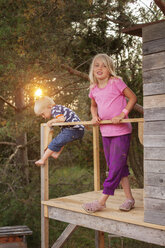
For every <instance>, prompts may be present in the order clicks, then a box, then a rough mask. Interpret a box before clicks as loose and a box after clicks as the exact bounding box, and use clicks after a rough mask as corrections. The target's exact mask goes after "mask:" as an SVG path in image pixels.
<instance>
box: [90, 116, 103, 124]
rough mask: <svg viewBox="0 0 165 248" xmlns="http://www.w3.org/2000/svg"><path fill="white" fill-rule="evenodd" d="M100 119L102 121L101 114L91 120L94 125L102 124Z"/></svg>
mask: <svg viewBox="0 0 165 248" xmlns="http://www.w3.org/2000/svg"><path fill="white" fill-rule="evenodd" d="M100 121H101V119H100V117H99V116H95V117H93V118H92V120H91V122H92V124H93V125H99V124H100Z"/></svg>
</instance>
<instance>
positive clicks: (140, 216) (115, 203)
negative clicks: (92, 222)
mask: <svg viewBox="0 0 165 248" xmlns="http://www.w3.org/2000/svg"><path fill="white" fill-rule="evenodd" d="M132 194H133V196H134V198H135V201H136V204H135V208H134V209H132V210H131V211H130V212H127V213H125V212H123V211H120V210H119V206H120V205H121V203H122V202H123V201H124V200H125V195H124V192H123V190H120V189H117V190H116V191H115V195H114V196H113V197H109V198H108V200H107V202H106V209H104V210H103V211H99V212H96V213H93V214H92V215H93V216H97V217H100V218H101V219H100V220H102V219H110V220H115V221H119V222H124V223H127V224H133V225H140V226H145V227H149V228H154V229H161V230H164V231H165V227H162V226H159V225H153V224H148V223H145V222H144V208H143V189H132ZM101 195H102V191H92V192H86V193H81V194H77V195H71V196H65V197H60V198H56V199H51V200H49V201H45V202H43V204H44V205H46V206H48V208H49V206H50V207H54V208H58V209H64V210H68V211H71V212H77V213H81V214H86V212H85V211H84V209H83V208H82V204H83V203H85V202H89V201H90V202H91V201H94V200H96V199H99V198H100V197H101ZM48 212H49V210H48ZM88 216H89V217H90V215H88ZM162 228H163V229H162Z"/></svg>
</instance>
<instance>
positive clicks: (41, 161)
mask: <svg viewBox="0 0 165 248" xmlns="http://www.w3.org/2000/svg"><path fill="white" fill-rule="evenodd" d="M35 165H36V166H38V167H39V166H42V165H45V162H44V161H43V160H42V159H40V160H37V161H36V162H35Z"/></svg>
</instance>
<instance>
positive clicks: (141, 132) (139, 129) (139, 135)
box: [138, 122, 144, 145]
mask: <svg viewBox="0 0 165 248" xmlns="http://www.w3.org/2000/svg"><path fill="white" fill-rule="evenodd" d="M143 130H144V123H142V122H139V123H138V138H139V141H140V143H141V144H142V145H143Z"/></svg>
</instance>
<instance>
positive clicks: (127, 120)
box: [42, 106, 144, 127]
mask: <svg viewBox="0 0 165 248" xmlns="http://www.w3.org/2000/svg"><path fill="white" fill-rule="evenodd" d="M138 108H139V106H138ZM130 122H133V123H137V122H144V118H130V119H123V120H121V123H130ZM111 123H112V121H111V120H102V121H100V124H111ZM42 125H43V126H44V127H47V124H46V123H43V124H42ZM68 125H69V126H74V125H84V126H93V124H92V121H80V122H59V123H53V125H52V126H53V127H56V126H57V127H58V126H68Z"/></svg>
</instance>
